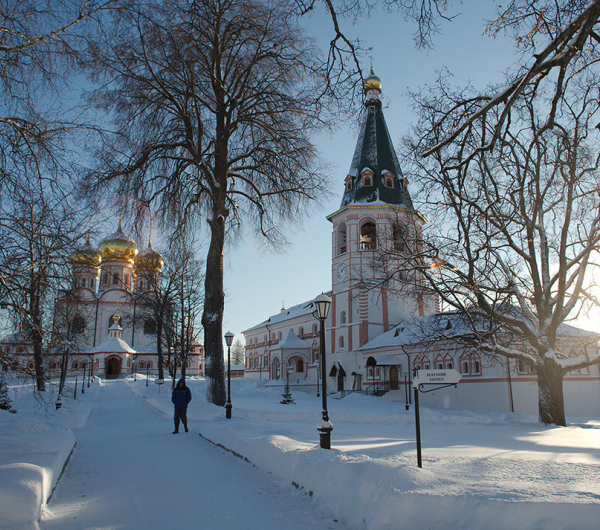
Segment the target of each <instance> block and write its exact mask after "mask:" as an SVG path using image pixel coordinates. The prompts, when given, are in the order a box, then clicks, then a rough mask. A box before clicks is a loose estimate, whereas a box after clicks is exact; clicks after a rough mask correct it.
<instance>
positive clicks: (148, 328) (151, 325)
mask: <svg viewBox="0 0 600 530" xmlns="http://www.w3.org/2000/svg"><path fill="white" fill-rule="evenodd" d="M144 334H145V335H156V321H155V320H154V319H153V318H147V319H146V320H144Z"/></svg>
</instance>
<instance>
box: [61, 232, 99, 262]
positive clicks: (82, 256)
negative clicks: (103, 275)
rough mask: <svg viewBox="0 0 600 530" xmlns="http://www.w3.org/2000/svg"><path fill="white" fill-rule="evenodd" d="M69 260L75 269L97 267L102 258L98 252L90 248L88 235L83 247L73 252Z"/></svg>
mask: <svg viewBox="0 0 600 530" xmlns="http://www.w3.org/2000/svg"><path fill="white" fill-rule="evenodd" d="M69 259H70V260H71V263H72V264H73V266H75V267H95V268H97V267H99V266H100V262H101V261H102V257H101V255H100V251H98V250H96V249H95V248H94V247H92V244H91V243H90V236H89V235H88V237H87V239H86V242H85V245H84V246H83V247H81V248H78V249H76V250H75V252H73V253H72V254H71V255H70V256H69Z"/></svg>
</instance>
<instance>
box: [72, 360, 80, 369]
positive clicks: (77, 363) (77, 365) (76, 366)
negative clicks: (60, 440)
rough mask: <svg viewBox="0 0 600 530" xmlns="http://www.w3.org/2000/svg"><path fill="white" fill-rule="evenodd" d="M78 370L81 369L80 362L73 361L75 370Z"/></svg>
mask: <svg viewBox="0 0 600 530" xmlns="http://www.w3.org/2000/svg"><path fill="white" fill-rule="evenodd" d="M78 369H79V362H78V361H73V370H78Z"/></svg>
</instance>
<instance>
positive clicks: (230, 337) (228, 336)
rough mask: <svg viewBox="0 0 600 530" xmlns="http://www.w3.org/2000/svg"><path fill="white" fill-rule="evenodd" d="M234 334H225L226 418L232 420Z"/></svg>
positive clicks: (229, 332)
mask: <svg viewBox="0 0 600 530" xmlns="http://www.w3.org/2000/svg"><path fill="white" fill-rule="evenodd" d="M232 342H233V333H231V331H228V332H227V333H225V344H227V404H226V405H225V417H226V418H227V419H231V343H232Z"/></svg>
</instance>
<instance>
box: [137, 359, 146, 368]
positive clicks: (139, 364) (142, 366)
mask: <svg viewBox="0 0 600 530" xmlns="http://www.w3.org/2000/svg"><path fill="white" fill-rule="evenodd" d="M138 368H146V363H145V362H144V361H140V362H139V363H138Z"/></svg>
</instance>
